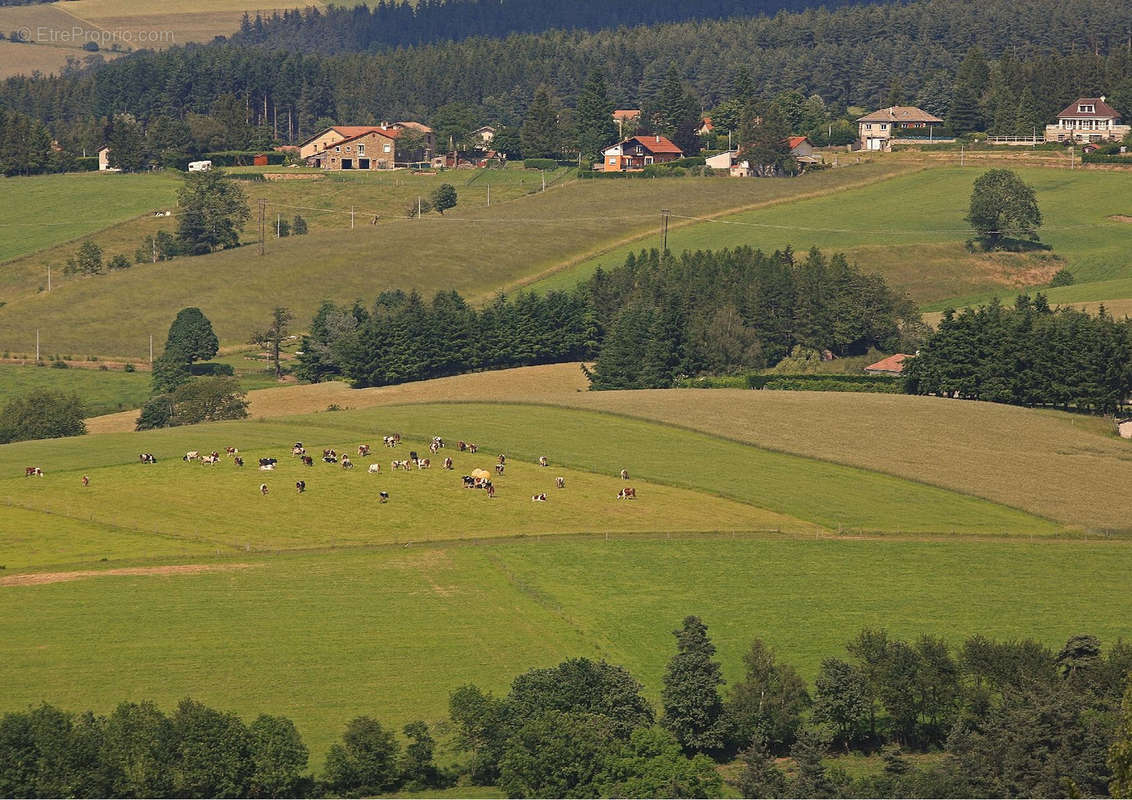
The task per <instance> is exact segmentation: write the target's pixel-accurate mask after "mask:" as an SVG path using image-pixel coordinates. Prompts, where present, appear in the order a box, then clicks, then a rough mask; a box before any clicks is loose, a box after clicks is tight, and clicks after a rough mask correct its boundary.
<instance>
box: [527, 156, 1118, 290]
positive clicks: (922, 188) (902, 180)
mask: <svg viewBox="0 0 1132 800" xmlns="http://www.w3.org/2000/svg"><path fill="white" fill-rule="evenodd" d="M982 172H983V169H974V168H966V169H962V168H958V167H953V166H946V167H938V168H933V169H926V170H921V171H918V172H914V173H912V174H905V175H899V176H896V177H894V178H892V179H891V180H889V181H885V182H883V183H876V184H872V185H869V186H865V187H861V188H856V189H850V190H847V191H845V192H842V193H838V194H836V195H831V196H826V197H818V198H813V199H803V200H798V201H797V202H793V203H789V204H783V205H778V206H772V207H768V208H762V209H756V210H753V211H747V212H743V213H741V214H735V215H732V216H727V217H721V218H718V219H715V220H711V221H707V222H703V223H699V224H694V225H687V226H685V227H678V228H675V229H672V230H670V233H669V237H668V241H669V247H670V248H671V249H672V250H674V251H677V252H679V251H682V250H698V249H717V248H721V247H736V246H739V245H749V246H751V247H759V248H762V249H763V250H767V251H770V250H776V249H781V248H783V247H785V246H786V245H792V246H793V248H794V250H795V251H796V252H805V251H806V250H808V249H809V248H810V247H819V248H821V249H823V250H826V251H843V252H846V253H847V254H848V255H849V257H850V258H851V259H852V260H855V261H857V262H858V263H859V264H860V265H861V266H862V267H863V268H864V269H866V270H868V271H870V272H879V273H880V274H882V275H884V276H885V278H886V279H887V280H888V281H889V282H890V284H891V285H893V286H895V287H897V288H900V289H904V290H906V291H908V292H909V294H910V295H911V296H912V298H913V299H914V300H916V301H917V302H918V303H920V304H922V305H923V306H924V307H925V308H927V309H935V308H942V307H944V306H945V305H946V304H948V303H954V302H957V301H958V300H959V299H961V298H968V299H971V298H989V297H990V296H992V295H993V294H999V295H1004V296H1012V295H1013V294H1015V293H1017V292H1018V291H1019V290H1020V289H1023V288H1025V287H1030V286H1042V285H1045V284H1048V282H1049V280H1050V278H1051V277H1052V276H1053V274H1054V273H1055V272H1056V271H1057V270H1058V269H1061V268H1066V269H1069V270H1070V271H1072V272H1073V273H1074V275H1075V277H1076V279H1077V284H1078V285H1077V286H1076V287H1074V288H1076V289H1077V290H1078V292H1083V293H1088V292H1089V290H1088V289H1087V288H1086V285H1087V284H1089V283H1092V282H1097V281H1108V280H1113V279H1118V278H1120V279H1127V278H1130V277H1132V257H1130V256H1129V253H1130V252H1132V225H1129V224H1127V223H1125V222H1120V221H1118V220H1116V219H1113V218H1112V217H1114V216H1117V215H1122V214H1129V213H1130V212H1132V205H1130V204H1132V199H1130V198H1132V174H1129V173H1125V172H1116V171H1088V170H1076V171H1069V170H1055V169H1040V168H1033V167H1029V168H1020V169H1018V172H1019V174H1020V175H1021V176H1022V178H1023V180H1025V181H1026V182H1027V183H1028V184H1030V185H1032V186H1034V188H1035V190H1036V193H1037V198H1038V203H1039V206H1040V207H1041V210H1042V214H1043V217H1044V224H1043V226H1042V228H1041V230H1040V231H1039V233H1040V235H1041V240H1042V241H1043V242H1045V243H1047V244H1049V245H1051V247H1052V250H1050V251H1038V252H1035V253H1029V254H1015V253H993V254H985V253H971V252H968V251H967V250H966V248H965V247H964V241H965V240H966V239H968V238H970V236H971V232H970V228H969V226H968V225H967V223H966V222H965V221H964V219H963V218H964V216H966V213H967V205H968V201H969V199H970V193H971V184H972V183H973V182H974V180H975V179H976V178H977V177H978V176H979V175H980V174H982ZM676 219H677V220H679V219H680V218H679V217H677V218H676ZM642 246H649V243H644V244H642V243H639V242H635V243H632V244H627V245H625V246H623V247H620V248H617V249H614V250H611V251H610V252H608V253H605V254H602V255H601V256H600V257H597V258H593V259H589V260H587V261H585V262H582V263H580V264H578V265H577V266H575V267H573V268H572V269H570V270H567V271H563V272H560V273H558V274H556V275H554V276H552V277H550V278H548V279H546V280H545V281H542V282H540V283H538V284H536V285H535V288H537V289H553V288H564V287H566V286H569V285H572V284H573V283H576V282H577V281H579V280H581V279H583V278H585V277H588V276H589V275H590V274H592V273H593V271H594V269H596V268H597V267H598V266H599V265H601V266H604V267H607V268H609V267H614V266H618V265H619V264H621V263H622V262H623V261H624V259H625V256H626V255H628V253H630V252H632V251H635V250H639V249H640V248H641V247H642ZM1099 291H1102V292H1105V291H1107V290H1106V289H1100V290H1099ZM1112 296H1113V295H1111V294H1104V293H1102V294H1100V295H1098V294H1090V295H1089V296H1088V297H1082V298H1081V299H1090V300H1095V299H1102V298H1104V297H1112ZM1119 296H1124V297H1127V296H1129V295H1119ZM963 302H967V300H964V301H963Z"/></svg>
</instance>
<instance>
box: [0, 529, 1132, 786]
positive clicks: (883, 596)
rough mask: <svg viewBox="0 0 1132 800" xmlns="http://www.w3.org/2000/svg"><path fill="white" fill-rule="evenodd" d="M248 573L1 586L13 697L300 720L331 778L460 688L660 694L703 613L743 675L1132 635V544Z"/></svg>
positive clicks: (335, 557) (646, 541)
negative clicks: (572, 679) (777, 662)
mask: <svg viewBox="0 0 1132 800" xmlns="http://www.w3.org/2000/svg"><path fill="white" fill-rule="evenodd" d="M972 548H975V549H974V550H973V549H972ZM240 561H241V562H243V563H253V564H254V565H255V566H253V567H250V568H246V569H236V570H230V571H224V572H207V573H200V574H195V575H171V576H137V577H105V578H99V579H94V580H83V581H75V582H71V583H56V584H49V585H42V586H23V587H15V586H8V587H4V586H0V664H3V666H2V667H0V675H2V676H3V679H4V685H5V692H4V696H3V700H2V707H3V708H4V709H5V710H6V709H15V708H21V707H25V706H27V705H28V704H32V703H38V702H40V701H41V700H47V701H50V702H53V703H58V704H60V705H62V706H63V707H66V708H76V709H77V708H95V709H97V710H100V711H108V710H110V709H111V708H112V707H113V706H114V704H116V703H117V702H119V701H120V700H123V699H127V698H128V699H140V698H143V697H145V698H153V699H155V700H157V701H158V702H159V703H160V704H162V705H163V706H165V707H171V706H172V705H174V704H175V703H176V701H177V700H178V699H180V698H181V697H184V696H186V695H192V696H194V697H196V698H198V699H200V700H202V701H204V702H206V703H209V704H212V705H215V706H219V707H222V708H233V709H236V710H238V711H240V712H241V713H242V714H243V715H244V716H245V717H247V718H251V717H253V716H254V715H256V714H258V713H260V712H266V713H275V714H286V715H288V716H290V717H292V718H293V719H294V720H295V722H296V723H297V724H298V726H299V729H300V731H301V732H302V733H303V735H304V737H305V738H306V740H307V742H308V743H309V744H310V745H311V747H312V751H313V752H312V756H313V758H312V761H313V766H315V768H316V769H321V765H322V759H323V757H324V755H325V752H326V748H327V747H328V746H329V744H330V743H331V741H333V740H334V739H335V738H337V737H338V736H339V735H340V733H341V730H342V728H343V727H344V725H345V723H346V722H347V721H348V720H349V719H350V718H352V717H353V716H355V715H357V714H370V715H372V716H375V717H377V718H378V719H380V720H381V721H382V722H383V723H389V724H393V725H397V726H400V725H401V724H404V723H405V722H408V721H410V720H414V719H420V718H424V719H426V720H429V721H433V722H435V721H440V720H442V719H443V718H444V717H445V716H446V709H447V697H448V694H449V693H450V692H451V691H452V690H453V689H455V688H456V687H458V686H460V685H462V684H464V683H467V682H475V683H477V684H479V685H481V686H484V687H486V688H490V689H493V690H496V691H502V690H504V689H505V688H506V686H507V684H508V683H509V681H510V680H511V678H512V677H513V676H514V675H515V674H517V673H518V672H520V671H521V670H524V669H527V668H529V667H534V666H547V665H550V664H553V663H556V662H557V661H559V660H560V659H562V658H565V657H568V656H578V655H586V656H590V657H594V658H606V659H608V660H610V661H613V662H616V663H621V664H625V665H626V666H627V667H629V669H630V670H632V672H633V674H634V675H635V676H636V677H637V678H639V679H640V680H642V681H643V682H644V683H645V685H646V689H647V691H648V693H649V695H650V696H651V697H652V699H653V700H654V701H655V700H657V698H658V696H659V689H660V678H661V675H662V671H663V665H664V662H665V661H666V659H667V658H668V657H669V656H670V654H671V652H672V650H673V640H672V637H671V635H670V633H669V631H671V630H672V629H673V628H675V627H676V626H677V625H678V624H679V620H680V619H681V618H682V617H683V616H684V615H686V614H699V615H701V616H702V617H703V618H704V620H705V621H706V622H707V624H708V625H709V626H710V628H711V634H712V637H713V639H714V641H715V643H716V645H717V646H718V648H719V657H720V658H721V660H722V662H723V664H724V674H725V676H726V677H727V678H728V679H729V680H734V679H736V678H737V677H738V676H739V674H740V672H741V668H742V665H741V661H740V656H741V654H742V652H743V650H744V649H745V648H746V646H747V645H748V643H749V642H750V640H751V639H753V638H754V637H756V636H758V637H761V638H763V639H764V640H765V641H766V642H767V643H768V644H770V645H771V646H773V647H775V648H777V649H778V650H779V652H780V654H781V656H782V657H783V658H784V659H785V660H787V661H789V662H792V663H794V664H796V665H798V666H799V668H800V669H801V670H802V672H803V674H804V675H805V676H806V677H808V678H810V679H812V678H813V676H814V674H815V673H816V670H817V667H818V663H819V660H820V659H821V658H823V657H826V656H830V655H834V654H836V653H838V652H839V651H840V649H841V647H842V645H843V643H844V642H845V641H846V640H847V639H848V638H849V637H850V636H851V635H853V634H854V633H855V632H856V631H857V630H858V629H860V628H861V627H863V626H877V627H887V628H888V629H889V630H890V631H892V632H893V633H894V634H896V635H900V636H907V637H913V636H916V635H918V634H920V633H931V634H936V635H941V636H945V637H947V638H948V639H950V640H951V641H952V642H958V641H959V640H961V638H962V637H964V636H966V635H969V634H972V633H975V632H979V633H983V634H986V635H989V636H994V637H1000V638H1021V637H1030V636H1034V637H1037V638H1039V639H1041V640H1042V641H1044V642H1046V643H1047V644H1050V645H1052V646H1057V645H1060V644H1061V643H1062V642H1064V641H1065V639H1066V638H1067V637H1068V636H1070V635H1072V634H1076V633H1081V632H1083V631H1088V632H1090V633H1093V634H1096V635H1098V636H1100V637H1101V638H1102V640H1103V641H1104V642H1106V643H1110V642H1112V641H1113V640H1115V639H1116V638H1117V637H1121V636H1123V637H1128V636H1129V635H1130V634H1132V630H1130V628H1129V626H1128V624H1127V620H1128V619H1129V618H1132V594H1129V592H1127V591H1126V588H1127V575H1128V572H1129V570H1130V569H1132V547H1130V546H1129V545H1127V544H1126V543H1098V542H1091V543H1083V542H1039V543H1029V542H1025V541H994V542H979V543H971V542H967V541H960V540H938V541H926V542H925V541H908V540H880V541H875V540H873V541H869V540H812V539H789V538H738V539H735V540H732V539H730V538H727V537H709V538H690V539H689V538H680V537H673V538H672V539H664V538H642V537H624V538H623V537H613V538H611V539H609V540H604V539H600V538H592V537H591V538H580V539H572V538H558V539H545V540H541V539H540V540H537V541H533V540H531V541H511V542H499V543H494V544H488V543H481V544H480V545H478V546H470V545H465V546H459V545H457V546H443V547H413V548H409V549H402V548H385V549H378V550H360V551H359V550H351V551H339V552H329V553H323V554H304V555H279V556H268V555H253V556H252V557H250V558H249V557H248V556H247V554H245V555H244V556H241V557H240ZM1082 585H1088V586H1089V591H1074V590H1069V589H1067V587H1074V586H1082ZM29 620H34V624H28V621H29ZM1038 620H1040V624H1038V622H1037V621H1038ZM80 675H81V679H78V678H77V677H76V676H80ZM441 733H443V730H442V731H441Z"/></svg>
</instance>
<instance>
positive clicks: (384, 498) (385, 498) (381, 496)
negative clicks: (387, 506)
mask: <svg viewBox="0 0 1132 800" xmlns="http://www.w3.org/2000/svg"><path fill="white" fill-rule="evenodd" d="M377 496H378V501H377V502H379V503H388V502H389V492H378V493H377Z"/></svg>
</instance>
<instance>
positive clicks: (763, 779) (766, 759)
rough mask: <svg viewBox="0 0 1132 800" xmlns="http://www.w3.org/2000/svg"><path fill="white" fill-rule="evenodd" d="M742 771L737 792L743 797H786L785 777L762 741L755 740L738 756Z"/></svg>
mask: <svg viewBox="0 0 1132 800" xmlns="http://www.w3.org/2000/svg"><path fill="white" fill-rule="evenodd" d="M740 758H741V759H742V761H743V771H742V772H741V773H739V791H740V792H741V793H742V795H743V797H767V798H773V797H787V796H788V795H787V792H786V776H785V775H784V774H783V773H782V770H780V769H779V768H778V767H776V766H775V765H774V757H773V756H772V755H771V754H770V750H769V749H768V748H767V746H766V742H765V741H763V740H762V739H759V738H757V737H756V738H755V740H754V741H753V742H751V746H750V747H748V748H747V749H746V750H744V751H743V752H742V753H741V754H740Z"/></svg>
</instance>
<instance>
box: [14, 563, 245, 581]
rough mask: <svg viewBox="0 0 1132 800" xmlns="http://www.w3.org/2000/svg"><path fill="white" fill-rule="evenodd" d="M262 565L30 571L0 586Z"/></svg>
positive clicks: (190, 572) (224, 569) (198, 565)
mask: <svg viewBox="0 0 1132 800" xmlns="http://www.w3.org/2000/svg"><path fill="white" fill-rule="evenodd" d="M258 566H262V565H260V564H177V565H172V566H164V567H121V568H119V569H89V570H80V571H76V572H32V573H29V574H27V575H9V576H7V577H5V578H0V586H40V585H42V584H45V583H64V582H66V581H81V580H82V579H84V578H101V577H102V576H104V575H195V574H197V573H200V572H230V571H232V570H237V569H248V568H250V567H258Z"/></svg>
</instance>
